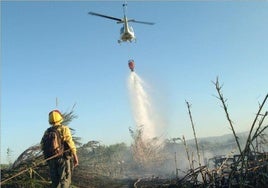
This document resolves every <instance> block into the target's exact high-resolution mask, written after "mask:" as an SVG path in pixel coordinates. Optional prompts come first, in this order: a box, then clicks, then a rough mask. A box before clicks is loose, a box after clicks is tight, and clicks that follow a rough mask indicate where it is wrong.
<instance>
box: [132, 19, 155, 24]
mask: <svg viewBox="0 0 268 188" xmlns="http://www.w3.org/2000/svg"><path fill="white" fill-rule="evenodd" d="M128 22H134V23H140V24H147V25H154V23H153V22H143V21H136V20H134V19H131V20H128Z"/></svg>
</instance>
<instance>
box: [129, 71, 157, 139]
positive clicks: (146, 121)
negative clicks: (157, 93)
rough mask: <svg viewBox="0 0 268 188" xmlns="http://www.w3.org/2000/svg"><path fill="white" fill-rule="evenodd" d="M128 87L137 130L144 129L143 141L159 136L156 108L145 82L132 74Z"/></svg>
mask: <svg viewBox="0 0 268 188" xmlns="http://www.w3.org/2000/svg"><path fill="white" fill-rule="evenodd" d="M128 86H129V93H130V99H131V103H132V111H133V116H134V121H135V124H136V125H137V128H138V129H142V132H143V136H142V137H143V139H144V140H148V139H152V138H155V137H157V136H159V130H157V124H158V122H157V119H156V118H155V117H156V116H155V111H154V107H153V105H152V101H151V99H150V97H149V96H148V92H146V88H145V86H146V85H145V83H144V81H143V80H142V79H141V78H140V77H139V76H138V75H137V74H136V73H135V72H131V74H130V76H129V83H128Z"/></svg>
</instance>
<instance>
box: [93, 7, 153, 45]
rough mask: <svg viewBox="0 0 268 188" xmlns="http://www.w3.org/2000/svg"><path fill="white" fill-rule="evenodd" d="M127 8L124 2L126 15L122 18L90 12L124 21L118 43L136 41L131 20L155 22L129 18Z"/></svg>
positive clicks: (94, 14)
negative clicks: (130, 23)
mask: <svg viewBox="0 0 268 188" xmlns="http://www.w3.org/2000/svg"><path fill="white" fill-rule="evenodd" d="M126 8H127V4H126V3H124V4H123V13H124V17H123V18H122V19H120V18H115V17H112V16H106V15H103V14H99V13H95V12H89V13H88V14H91V15H93V16H100V17H103V18H108V19H112V20H116V21H117V23H118V24H121V23H122V24H123V27H121V29H120V39H119V40H118V43H121V42H132V41H136V37H135V34H134V30H133V28H132V27H131V26H130V25H129V24H128V23H129V22H135V23H140V24H147V25H154V23H153V22H143V21H136V20H134V19H128V18H127V16H126Z"/></svg>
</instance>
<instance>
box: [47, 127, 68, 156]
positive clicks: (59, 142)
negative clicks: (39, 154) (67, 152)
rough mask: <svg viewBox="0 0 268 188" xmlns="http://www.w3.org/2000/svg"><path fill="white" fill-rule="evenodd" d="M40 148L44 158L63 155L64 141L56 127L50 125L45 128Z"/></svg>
mask: <svg viewBox="0 0 268 188" xmlns="http://www.w3.org/2000/svg"><path fill="white" fill-rule="evenodd" d="M42 150H43V154H44V156H45V159H47V158H49V157H52V156H55V155H59V156H58V157H60V156H62V155H63V152H64V142H63V139H62V138H61V136H60V132H59V130H58V129H57V127H54V126H52V127H50V128H48V129H47V130H46V132H45V134H44V136H43V138H42Z"/></svg>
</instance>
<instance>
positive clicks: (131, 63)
mask: <svg viewBox="0 0 268 188" xmlns="http://www.w3.org/2000/svg"><path fill="white" fill-rule="evenodd" d="M128 67H129V69H130V70H131V71H134V68H135V63H134V60H133V59H130V60H128Z"/></svg>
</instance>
